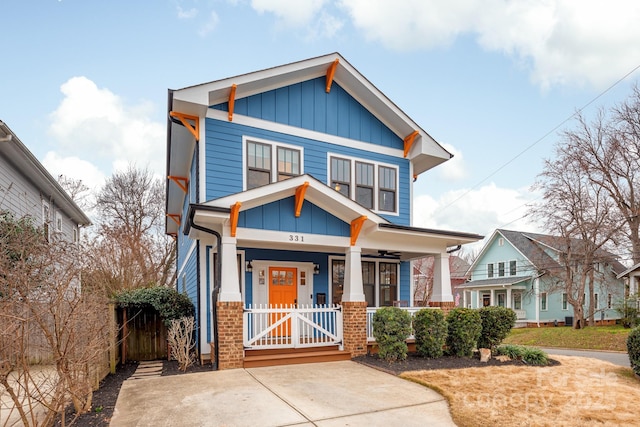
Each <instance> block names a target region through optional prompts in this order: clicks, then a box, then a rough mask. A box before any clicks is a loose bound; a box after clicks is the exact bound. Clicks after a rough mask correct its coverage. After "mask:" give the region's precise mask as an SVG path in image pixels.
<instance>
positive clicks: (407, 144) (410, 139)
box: [404, 130, 418, 157]
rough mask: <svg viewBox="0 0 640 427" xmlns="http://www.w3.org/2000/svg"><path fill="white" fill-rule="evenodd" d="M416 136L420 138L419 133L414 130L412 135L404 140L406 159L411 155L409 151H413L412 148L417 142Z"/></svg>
mask: <svg viewBox="0 0 640 427" xmlns="http://www.w3.org/2000/svg"><path fill="white" fill-rule="evenodd" d="M416 136H418V131H417V130H414V131H413V132H412V133H411V135H409V136H407V137H406V138H405V139H404V157H407V154H409V150H411V146H412V145H413V143H414V142H415V140H416Z"/></svg>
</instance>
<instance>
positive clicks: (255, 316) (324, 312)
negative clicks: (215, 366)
mask: <svg viewBox="0 0 640 427" xmlns="http://www.w3.org/2000/svg"><path fill="white" fill-rule="evenodd" d="M243 325H244V340H243V341H244V347H245V349H251V350H256V349H268V348H301V347H324V346H332V345H338V346H339V348H340V350H342V349H343V342H342V307H341V306H339V305H333V306H326V305H325V306H300V305H297V306H266V305H265V306H256V307H252V306H249V308H246V309H245V310H244V313H243Z"/></svg>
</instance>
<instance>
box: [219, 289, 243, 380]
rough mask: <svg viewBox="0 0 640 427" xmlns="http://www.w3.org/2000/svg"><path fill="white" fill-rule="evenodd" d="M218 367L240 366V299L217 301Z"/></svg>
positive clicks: (241, 351)
mask: <svg viewBox="0 0 640 427" xmlns="http://www.w3.org/2000/svg"><path fill="white" fill-rule="evenodd" d="M217 309H218V360H217V362H218V369H219V370H223V369H235V368H242V366H243V361H244V345H243V344H242V334H243V328H242V310H243V303H242V301H218V304H217Z"/></svg>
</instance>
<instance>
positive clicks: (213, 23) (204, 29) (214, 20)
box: [198, 10, 220, 37]
mask: <svg viewBox="0 0 640 427" xmlns="http://www.w3.org/2000/svg"><path fill="white" fill-rule="evenodd" d="M219 22H220V18H219V17H218V14H217V13H216V12H215V10H212V11H211V14H210V15H209V19H208V20H207V21H206V22H205V23H204V24H202V26H201V27H200V30H198V34H199V35H200V37H204V36H206V35H207V34H209V33H210V32H212V31H213V30H215V29H216V27H217V26H218V23H219Z"/></svg>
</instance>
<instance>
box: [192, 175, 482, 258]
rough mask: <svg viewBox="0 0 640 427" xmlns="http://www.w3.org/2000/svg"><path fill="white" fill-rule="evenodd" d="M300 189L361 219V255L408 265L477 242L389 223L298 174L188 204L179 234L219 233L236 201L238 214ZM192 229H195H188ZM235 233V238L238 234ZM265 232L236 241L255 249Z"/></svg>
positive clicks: (340, 243) (339, 244)
mask: <svg viewBox="0 0 640 427" xmlns="http://www.w3.org/2000/svg"><path fill="white" fill-rule="evenodd" d="M305 184H306V185H307V187H306V190H305V193H304V200H305V201H308V202H310V203H313V204H314V205H316V206H318V207H319V208H321V209H323V210H325V211H327V212H328V213H330V214H332V215H333V216H335V217H336V218H338V219H340V220H342V221H344V222H345V223H351V222H352V221H353V220H355V219H357V218H360V217H362V216H366V220H365V222H364V224H363V225H362V232H361V233H360V237H359V240H358V246H360V247H361V248H362V253H363V255H378V252H379V250H383V249H384V250H388V251H389V252H397V257H398V258H399V259H402V260H409V259H415V258H419V257H421V256H425V255H427V254H429V253H431V254H433V253H442V252H444V250H446V248H447V247H450V246H456V245H462V244H465V243H471V242H476V241H478V240H480V239H482V236H479V235H477V234H471V233H461V232H452V231H445V230H433V229H427V228H417V227H406V226H399V225H395V224H391V223H389V221H387V220H386V219H385V218H383V217H381V216H379V215H377V214H376V213H374V212H373V211H371V210H369V209H367V208H364V207H362V206H361V205H359V204H358V203H356V202H354V201H353V200H351V199H350V198H348V197H346V196H344V195H343V194H342V193H340V192H338V191H335V190H334V189H332V188H331V187H329V186H328V185H326V184H324V183H322V182H320V181H318V180H317V179H315V178H314V177H312V176H310V175H300V176H296V177H293V178H290V179H287V180H284V181H279V182H275V183H272V184H268V185H265V186H262V187H258V188H254V189H252V190H248V191H244V192H240V193H236V194H232V195H229V196H225V197H221V198H219V199H215V200H210V201H207V202H205V203H202V204H192V205H190V206H189V212H188V214H187V219H186V221H187V222H186V224H185V230H184V232H185V234H188V235H189V236H190V237H191V238H198V237H199V233H200V232H201V227H205V228H208V229H212V230H215V231H217V232H221V231H222V227H223V226H224V224H226V223H227V222H228V221H229V218H230V212H231V206H232V205H234V204H235V203H236V202H240V203H241V205H240V212H241V211H245V210H248V209H253V208H255V207H257V206H261V205H265V204H268V203H272V202H274V201H277V200H282V199H285V198H288V197H292V196H295V194H296V190H297V189H298V188H299V187H300V186H302V185H305ZM194 225H197V226H199V227H193V226H194ZM238 233H239V234H240V231H238ZM267 233H269V232H268V231H262V232H261V233H255V231H253V232H251V233H249V234H248V235H245V236H244V237H243V238H240V237H238V239H239V241H240V240H243V239H244V240H245V242H244V243H246V242H247V241H251V244H252V245H253V246H254V247H259V246H258V244H259V242H258V239H259V236H257V235H258V234H260V235H265V234H267ZM345 239H346V240H345ZM345 242H346V243H345ZM239 244H240V243H239ZM278 245H280V246H278ZM287 245H288V244H287V243H286V242H283V243H278V242H275V241H269V242H268V247H269V248H270V249H284V248H286V247H287ZM346 246H349V238H348V237H343V238H340V237H335V238H334V237H332V238H330V239H328V240H327V241H324V242H323V243H322V244H321V245H316V246H313V247H312V246H305V247H306V250H311V249H313V250H319V251H320V250H324V251H329V252H336V251H337V248H339V251H343V250H344V248H345V247H346Z"/></svg>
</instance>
